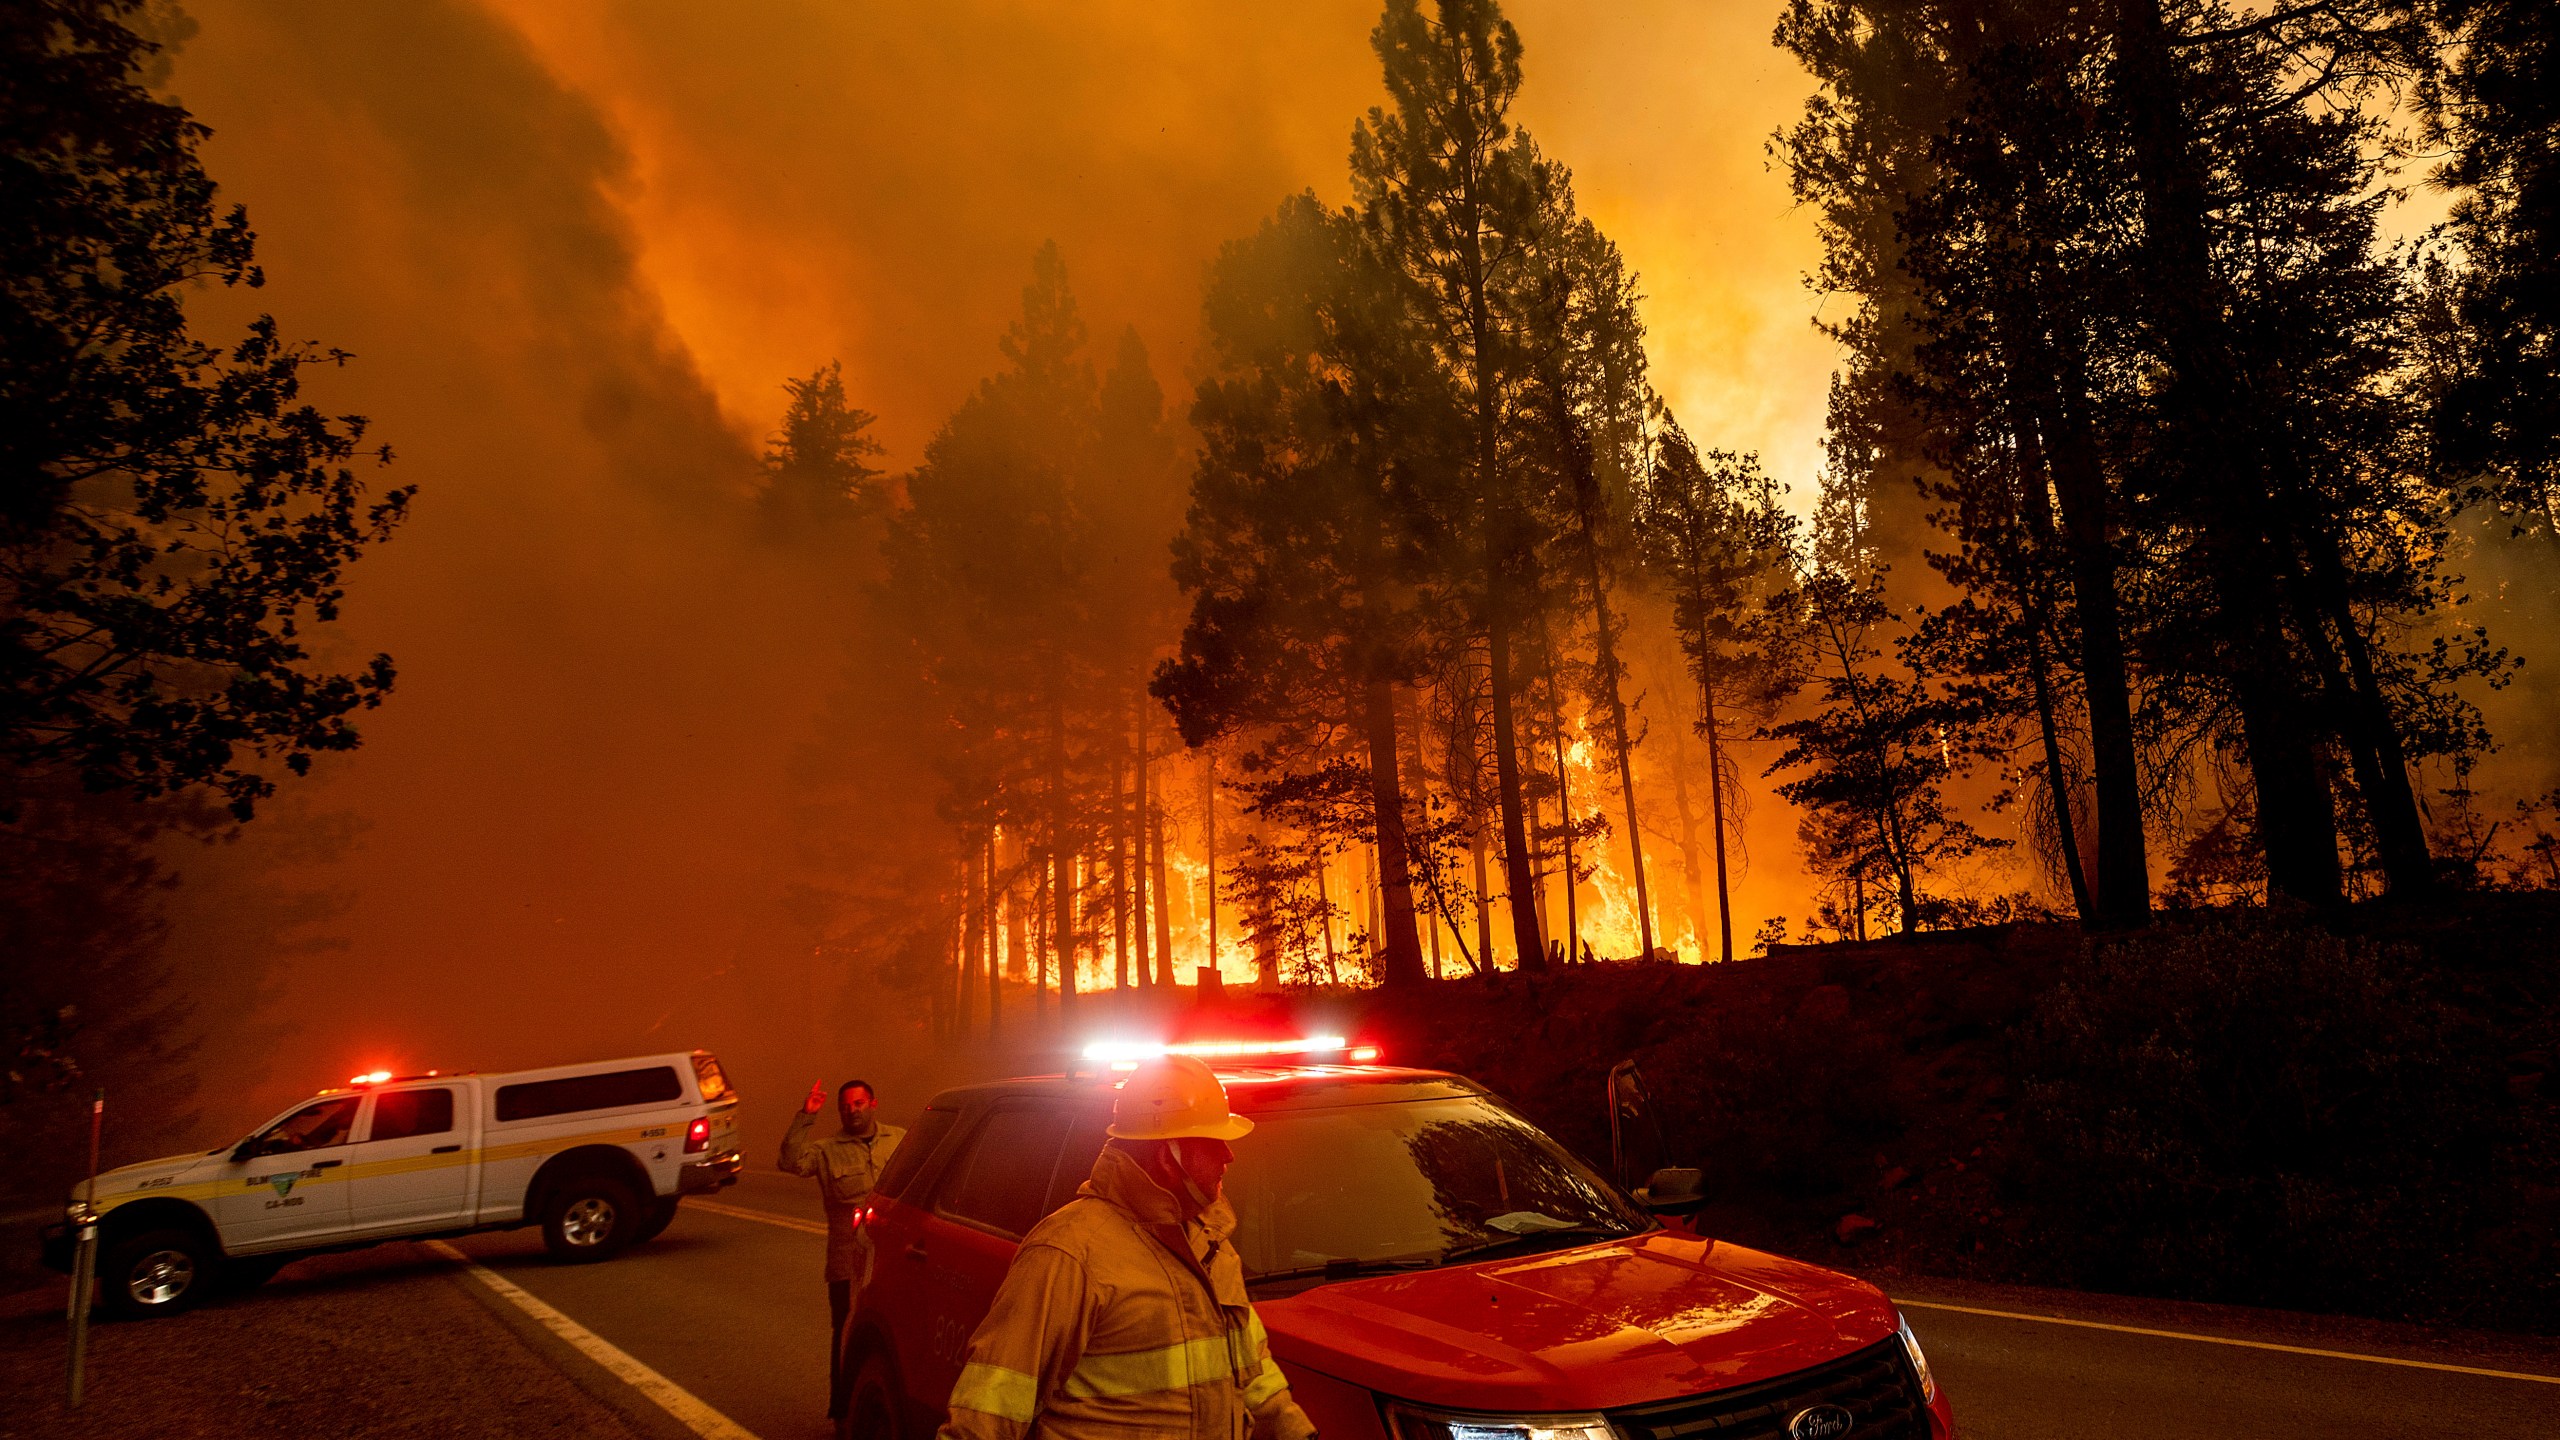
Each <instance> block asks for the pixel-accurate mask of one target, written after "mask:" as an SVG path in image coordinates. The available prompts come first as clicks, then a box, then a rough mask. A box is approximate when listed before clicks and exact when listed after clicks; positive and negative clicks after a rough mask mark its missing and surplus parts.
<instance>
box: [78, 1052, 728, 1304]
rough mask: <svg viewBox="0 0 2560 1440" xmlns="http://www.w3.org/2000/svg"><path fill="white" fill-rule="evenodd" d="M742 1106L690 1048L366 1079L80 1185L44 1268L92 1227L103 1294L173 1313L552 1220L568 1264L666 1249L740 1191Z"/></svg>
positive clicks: (714, 1068) (549, 1236)
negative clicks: (726, 1195)
mask: <svg viewBox="0 0 2560 1440" xmlns="http://www.w3.org/2000/svg"><path fill="white" fill-rule="evenodd" d="M737 1110H738V1095H737V1092H736V1091H734V1090H732V1089H730V1088H729V1082H728V1079H727V1077H726V1076H724V1075H722V1074H721V1072H720V1062H719V1061H718V1060H717V1059H715V1058H714V1057H712V1056H711V1055H709V1054H707V1053H705V1052H703V1051H700V1050H695V1051H692V1052H690V1053H678V1054H672V1055H647V1056H641V1057H638V1058H634V1059H626V1060H605V1061H599V1062H596V1063H594V1064H588V1065H562V1066H557V1067H554V1068H552V1069H548V1070H525V1071H518V1072H515V1073H512V1074H505V1075H479V1074H461V1075H439V1074H435V1073H433V1072H430V1073H428V1074H425V1075H403V1076H397V1077H395V1076H392V1075H388V1074H373V1075H360V1076H358V1077H356V1079H355V1080H354V1081H352V1082H350V1083H349V1084H348V1085H347V1086H345V1087H344V1088H337V1089H329V1090H323V1091H321V1092H320V1093H319V1094H317V1095H315V1096H313V1097H311V1098H310V1099H308V1100H305V1101H303V1102H301V1103H300V1104H297V1105H295V1106H293V1107H292V1108H291V1109H289V1110H287V1111H285V1112H284V1113H283V1114H281V1115H278V1116H277V1117H275V1118H274V1119H273V1120H271V1121H269V1122H267V1123H266V1124H264V1125H261V1126H259V1127H258V1128H257V1129H255V1130H253V1131H251V1132H249V1135H248V1136H247V1138H245V1139H243V1140H241V1141H240V1142H239V1143H237V1144H235V1145H226V1146H224V1147H223V1148H221V1149H219V1150H211V1151H207V1152H205V1153H204V1154H201V1155H178V1156H172V1157H169V1158H167V1159H162V1160H147V1161H144V1162H143V1163H141V1164H139V1165H126V1166H123V1167H120V1168H118V1169H114V1170H109V1171H107V1172H105V1173H104V1174H102V1175H100V1176H98V1178H97V1182H96V1186H95V1190H94V1194H93V1193H92V1191H91V1187H89V1186H88V1185H86V1184H83V1185H81V1186H79V1187H76V1188H75V1189H74V1190H73V1192H72V1197H71V1213H70V1215H69V1217H68V1219H67V1220H66V1222H65V1223H64V1224H63V1225H59V1226H55V1227H52V1228H51V1229H49V1230H48V1231H47V1232H46V1236H45V1251H46V1259H47V1261H48V1262H49V1263H52V1264H53V1265H54V1267H55V1268H56V1269H62V1270H68V1269H69V1268H70V1264H71V1261H70V1255H71V1244H70V1237H71V1234H72V1233H73V1231H72V1227H73V1226H75V1225H77V1224H78V1223H79V1221H80V1218H81V1213H82V1211H83V1209H84V1207H85V1208H87V1209H92V1210H94V1211H95V1212H96V1214H97V1216H98V1222H99V1237H98V1239H99V1251H98V1254H99V1257H100V1258H99V1262H98V1289H99V1291H100V1293H101V1294H102V1295H103V1296H104V1298H105V1300H106V1303H107V1304H108V1305H109V1306H110V1307H111V1308H113V1309H115V1310H117V1311H120V1312H122V1313H124V1314H127V1315H132V1316H144V1315H166V1314H172V1313H175V1312H177V1311H180V1310H184V1309H186V1308H187V1307H189V1306H191V1305H193V1304H195V1303H196V1302H197V1301H199V1300H201V1299H202V1298H204V1296H205V1294H206V1293H207V1292H208V1290H209V1289H210V1288H212V1287H213V1286H215V1285H217V1284H222V1285H233V1286H246V1285H254V1284H257V1283H258V1282H260V1281H263V1280H264V1279H266V1278H267V1277H268V1276H270V1275H272V1274H274V1273H275V1272H276V1270H277V1269H278V1268H279V1267H281V1266H282V1265H283V1264H284V1263H285V1262H286V1261H288V1260H291V1259H293V1258H294V1257H296V1256H299V1255H308V1254H312V1253H315V1252H318V1251H323V1250H350V1249H355V1248H358V1247H360V1246H365V1245H371V1244H376V1243H379V1242H381V1241H385V1240H415V1239H423V1238H426V1237H429V1236H437V1235H460V1234H464V1233H467V1232H469V1231H473V1230H499V1229H509V1228H513V1227H516V1226H520V1225H532V1224H539V1225H541V1226H542V1238H543V1241H544V1242H545V1243H546V1244H547V1245H549V1246H550V1248H551V1253H552V1254H554V1255H556V1256H559V1257H560V1258H561V1259H563V1260H572V1261H581V1260H602V1259H605V1258H606V1257H608V1256H610V1255H613V1254H615V1253H616V1252H618V1251H620V1250H622V1249H624V1248H625V1247H627V1246H630V1245H635V1244H638V1243H639V1242H641V1241H643V1240H646V1239H648V1238H650V1237H651V1236H653V1235H656V1234H657V1233H658V1232H659V1231H661V1230H663V1229H665V1228H666V1227H667V1224H668V1222H669V1221H671V1220H673V1219H674V1218H675V1214H676V1205H677V1202H678V1201H679V1200H680V1199H681V1198H682V1197H684V1196H686V1195H691V1194H699V1193H701V1192H704V1191H709V1190H716V1189H719V1188H720V1187H722V1186H724V1185H728V1184H731V1183H733V1182H734V1181H736V1179H737V1178H738V1169H739V1164H740V1161H739V1154H738V1121H737Z"/></svg>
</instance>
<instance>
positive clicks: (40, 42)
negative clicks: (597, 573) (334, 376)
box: [0, 0, 411, 821]
mask: <svg viewBox="0 0 2560 1440" xmlns="http://www.w3.org/2000/svg"><path fill="white" fill-rule="evenodd" d="M138 9H139V6H138V5H137V4H135V3H131V0H41V3H34V4H26V5H14V6H11V7H10V8H9V10H8V12H7V16H6V18H5V19H0V277H5V278H0V764H5V765H7V766H9V767H11V768H14V769H18V770H21V771H27V772H62V773H69V774H73V775H76V776H77V777H78V778H79V779H80V781H81V782H82V783H83V784H85V785H86V786H87V787H88V788H90V789H92V790H97V791H115V792H120V793H123V794H125V795H129V796H134V797H139V798H144V799H148V798H152V797H156V796H163V795H171V794H178V793H184V792H188V791H195V790H200V789H201V790H205V791H210V792H211V793H213V794H216V795H218V796H220V797H221V798H222V800H223V801H224V802H226V803H227V804H229V806H230V807H231V810H232V812H233V813H234V814H235V815H237V816H239V817H241V818H243V819H245V818H247V817H248V816H249V815H250V813H251V812H252V811H253V810H254V809H255V807H256V805H257V802H258V801H259V800H261V799H263V798H264V797H266V796H267V795H269V794H271V793H273V791H274V788H275V784H274V781H273V779H272V778H271V776H270V774H269V772H268V770H267V768H266V766H267V764H268V763H273V764H276V765H280V766H281V768H283V769H284V770H287V771H290V772H292V773H294V774H297V775H298V774H301V773H303V772H305V771H306V770H308V769H309V768H310V765H311V762H312V760H313V758H314V757H315V756H317V755H321V754H325V753H329V752H333V751H343V750H351V749H353V748H355V746H356V744H357V741H358V736H357V732H356V729H355V726H354V725H353V724H352V723H351V720H350V717H351V716H353V715H354V714H355V713H356V712H357V711H359V710H364V709H369V708H371V707H373V706H375V705H378V704H380V703H381V702H382V698H383V696H384V695H385V694H387V693H388V692H389V690H390V688H391V682H392V666H391V660H390V657H388V656H383V655H377V656H374V657H373V658H372V659H371V660H370V661H367V662H365V663H364V664H363V665H361V666H360V667H358V668H357V669H355V670H352V671H348V672H333V671H330V670H326V669H323V668H321V667H320V666H318V665H316V664H315V663H314V662H313V657H312V654H311V648H310V639H311V637H310V633H309V632H310V627H311V626H312V625H313V624H314V623H315V622H327V621H331V620H335V619H336V618H337V614H338V606H339V603H340V600H341V597H342V594H343V591H342V588H341V575H342V573H343V572H344V570H345V568H346V566H347V565H349V564H350V563H352V562H353V561H354V560H356V558H357V557H358V556H360V555H361V554H362V553H363V552H364V551H365V549H366V548H367V547H368V546H371V545H374V544H378V543H380V542H381V541H382V540H384V539H386V538H387V537H388V536H389V535H390V534H391V532H392V530H393V529H394V528H395V527H396V526H397V525H398V524H399V522H400V520H401V518H402V517H403V516H404V515H405V514H406V513H407V511H408V505H409V500H410V496H411V491H410V490H409V489H408V488H407V487H401V488H395V489H392V490H388V491H385V492H383V493H382V494H381V495H379V496H374V497H369V496H368V495H367V494H366V489H365V486H364V485H363V483H362V482H361V481H359V480H358V479H357V476H356V471H355V469H354V468H353V467H354V466H355V464H356V463H357V462H358V460H359V459H362V458H370V459H373V460H375V461H379V462H387V461H388V460H389V458H390V452H389V450H388V449H387V447H374V448H372V449H367V448H366V446H365V444H364V433H365V423H364V421H363V420H362V419H361V418H360V417H355V416H342V417H331V416H326V415H323V414H321V413H320V411H318V410H317V409H315V408H313V407H312V406H311V405H309V404H306V403H304V402H303V401H302V399H301V387H302V374H303V371H305V370H306V369H308V368H310V367H313V366H335V365H339V364H343V363H344V362H345V361H346V360H347V359H349V358H350V357H349V356H347V355H346V354H345V353H344V352H342V351H338V350H332V349H327V348H324V347H321V346H317V345H312V344H306V343H301V342H296V341H290V340H287V339H285V338H284V332H283V331H282V329H281V327H279V326H278V325H277V323H276V321H275V320H274V319H273V318H272V317H270V316H263V315H262V316H259V317H258V318H256V319H255V320H252V321H251V322H250V323H249V325H248V327H247V331H246V333H245V334H243V335H242V336H240V337H239V338H238V339H236V340H233V341H231V342H228V343H222V344H217V343H214V342H211V341H207V340H205V339H202V338H199V337H198V336H197V335H196V334H195V332H194V331H193V329H192V328H191V327H190V326H189V324H188V322H187V318H186V314H185V294H186V292H187V291H188V289H190V288H191V287H194V286H197V285H203V284H211V285H217V286H221V287H224V288H227V289H242V290H247V289H255V288H257V287H258V286H259V285H261V284H263V283H264V281H265V276H264V273H263V272H262V271H261V270H260V269H259V267H258V264H257V257H256V247H257V237H256V236H255V235H254V234H253V233H252V232H251V230H250V229H249V221H248V217H247V214H246V212H244V211H243V210H242V209H240V208H239V207H238V206H233V207H231V208H230V209H228V210H225V209H223V208H221V207H220V205H219V204H218V203H217V201H216V198H215V195H216V191H215V186H214V183H213V180H212V178H211V177H210V176H208V175H207V174H206V173H205V170H204V166H203V164H202V162H201V160H200V159H199V158H198V155H197V147H198V145H199V144H200V143H201V142H202V141H203V139H204V138H205V136H206V135H207V134H209V133H210V132H209V131H207V130H206V128H205V127H204V126H203V125H201V124H198V123H197V122H196V121H195V120H194V119H192V118H190V117H189V116H188V114H187V112H186V111H185V110H184V109H183V108H182V107H180V106H178V105H176V104H174V103H171V102H169V101H165V100H161V99H159V98H156V97H155V96H153V95H152V94H151V92H150V90H149V89H148V88H147V86H146V85H145V83H144V80H143V75H144V72H145V70H146V69H147V68H148V67H151V66H153V65H155V64H156V63H157V61H156V58H155V56H156V51H157V47H156V46H154V45H152V44H150V43H149V42H146V41H145V40H143V39H142V38H141V37H140V36H139V35H137V34H136V33H135V32H134V29H133V27H132V24H131V23H130V22H131V21H132V18H133V17H134V15H135V14H136V12H137V10H138ZM8 814H9V811H8V810H7V809H6V808H5V801H4V800H0V821H5V820H6V819H7V816H8Z"/></svg>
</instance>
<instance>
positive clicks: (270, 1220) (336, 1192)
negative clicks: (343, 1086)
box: [213, 1095, 364, 1254]
mask: <svg viewBox="0 0 2560 1440" xmlns="http://www.w3.org/2000/svg"><path fill="white" fill-rule="evenodd" d="M363 1101H364V1097H363V1096H361V1095H331V1096H327V1097H325V1098H322V1099H319V1100H314V1101H312V1102H311V1103H310V1104H308V1105H305V1106H303V1107H302V1108H300V1109H298V1110H296V1111H294V1112H293V1113H292V1114H290V1115H287V1116H285V1117H284V1118H283V1119H281V1120H278V1121H276V1122H275V1123H274V1124H272V1125H270V1126H268V1127H267V1128H266V1129H264V1130H261V1131H259V1132H258V1133H257V1134H256V1135H254V1136H252V1137H251V1138H250V1139H249V1140H248V1141H247V1142H246V1144H247V1148H248V1150H249V1158H248V1159H246V1160H237V1161H234V1162H232V1164H231V1165H230V1166H229V1168H228V1169H226V1170H225V1171H224V1172H223V1176H222V1179H221V1181H220V1182H219V1184H220V1185H221V1187H222V1188H221V1190H220V1192H219V1193H218V1194H216V1195H215V1196H214V1201H213V1223H214V1224H215V1225H216V1226H217V1227H219V1228H220V1230H221V1232H222V1248H223V1249H225V1250H229V1251H231V1252H233V1253H234V1254H249V1253H253V1252H256V1251H260V1250H282V1249H288V1248H290V1247H292V1246H294V1245H297V1244H304V1243H315V1244H316V1243H319V1242H322V1241H326V1240H333V1239H336V1238H337V1237H339V1236H340V1235H343V1234H344V1233H346V1228H347V1185H346V1163H347V1151H348V1146H347V1140H348V1137H349V1136H351V1135H353V1134H354V1133H355V1128H356V1111H357V1108H358V1107H359V1106H360V1105H361V1104H362V1103H363Z"/></svg>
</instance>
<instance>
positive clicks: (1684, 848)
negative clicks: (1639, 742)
mask: <svg viewBox="0 0 2560 1440" xmlns="http://www.w3.org/2000/svg"><path fill="white" fill-rule="evenodd" d="M1684 728H1686V727H1684V726H1679V725H1674V726H1672V727H1671V807H1672V813H1673V814H1675V815H1677V816H1678V817H1679V819H1680V878H1681V880H1682V882H1683V883H1684V884H1685V885H1686V887H1687V890H1688V897H1689V930H1690V933H1691V934H1694V935H1696V936H1697V937H1698V958H1699V959H1701V960H1704V959H1705V958H1707V923H1708V922H1707V893H1706V880H1705V878H1704V877H1705V867H1704V866H1703V865H1701V864H1700V863H1699V860H1698V812H1697V811H1696V810H1695V809H1693V808H1691V806H1690V804H1689V752H1688V750H1687V748H1686V747H1685V746H1683V745H1682V744H1681V743H1680V732H1681V730H1683V729H1684ZM1726 931H1727V933H1728V934H1730V933H1731V927H1730V926H1728V927H1726Z"/></svg>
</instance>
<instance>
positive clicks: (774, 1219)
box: [684, 1200, 827, 1235]
mask: <svg viewBox="0 0 2560 1440" xmlns="http://www.w3.org/2000/svg"><path fill="white" fill-rule="evenodd" d="M684 1208H685V1209H687V1210H708V1211H710V1212H711V1213H712V1214H714V1215H726V1216H728V1217H729V1218H730V1219H732V1220H761V1221H763V1222H764V1223H765V1224H767V1225H779V1226H781V1227H782V1228H783V1229H785V1230H797V1231H800V1232H801V1233H802V1234H804V1235H824V1234H826V1233H827V1227H826V1226H824V1225H821V1224H819V1223H818V1222H817V1221H815V1220H802V1219H798V1218H796V1217H794V1216H790V1215H776V1214H774V1213H773V1212H772V1211H770V1210H750V1209H748V1208H747V1207H746V1206H744V1205H723V1204H721V1203H720V1202H719V1201H717V1200H687V1201H685V1202H684Z"/></svg>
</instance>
